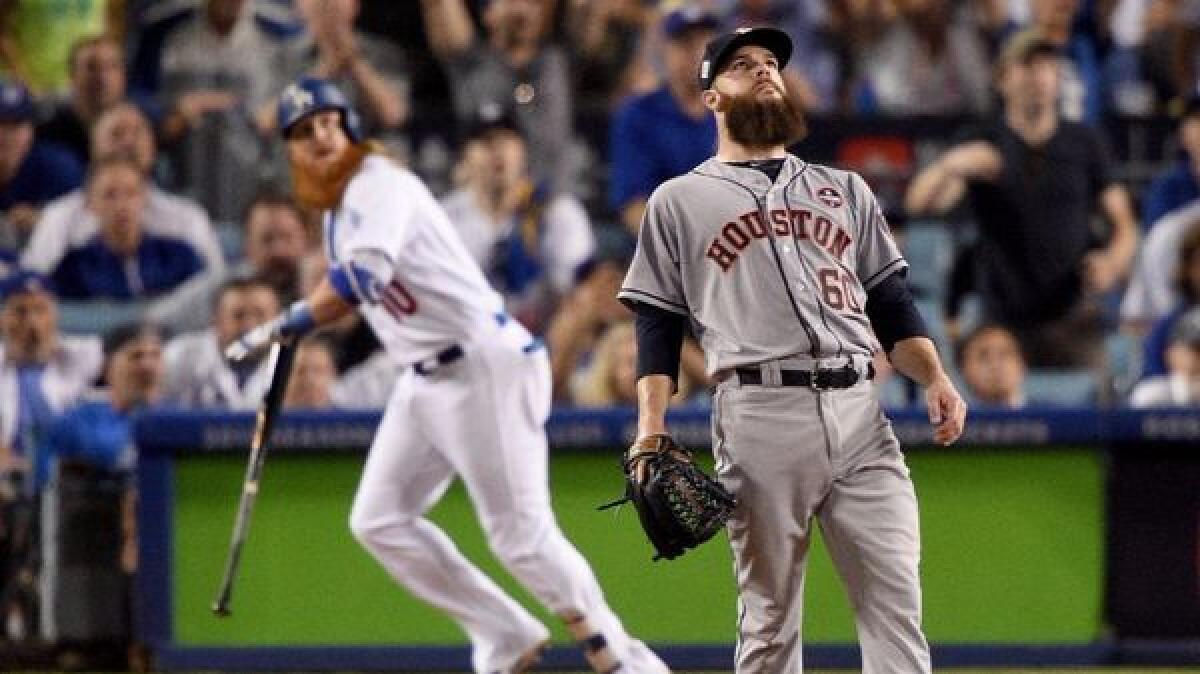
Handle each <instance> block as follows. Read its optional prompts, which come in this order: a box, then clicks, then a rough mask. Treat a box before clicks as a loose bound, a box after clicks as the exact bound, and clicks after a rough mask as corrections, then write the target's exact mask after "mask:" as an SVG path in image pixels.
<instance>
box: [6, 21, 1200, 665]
mask: <svg viewBox="0 0 1200 674" xmlns="http://www.w3.org/2000/svg"><path fill="white" fill-rule="evenodd" d="M741 25H773V26H776V27H778V28H781V29H783V30H785V31H787V32H788V33H789V34H790V36H791V38H792V40H793V42H794V43H795V47H796V53H795V56H794V57H793V58H792V60H791V63H790V64H789V66H788V68H787V70H786V73H785V76H786V81H787V83H788V88H789V95H791V96H793V97H794V98H795V99H796V100H797V101H798V102H800V103H801V105H802V106H803V108H804V109H805V110H806V111H807V112H808V114H809V116H810V118H809V126H810V129H811V131H812V134H811V137H810V138H809V139H808V140H806V141H805V142H803V143H802V144H801V145H800V146H799V147H798V148H797V152H798V154H800V155H801V156H802V157H803V158H811V159H813V160H814V161H822V162H825V163H834V164H838V165H841V166H844V167H848V168H852V169H854V170H858V171H860V172H861V173H863V175H864V177H865V178H866V179H867V180H868V182H869V183H870V184H871V185H872V187H873V188H874V189H875V190H876V192H877V194H878V195H879V197H880V200H881V202H882V203H883V204H884V207H885V210H886V214H887V216H888V218H889V220H890V221H891V224H892V226H893V229H894V232H895V234H896V236H897V238H898V239H899V240H900V241H901V242H902V245H903V247H904V248H905V250H906V254H907V255H908V257H909V258H910V261H911V263H912V269H911V272H910V282H911V283H912V284H913V286H914V288H915V290H916V292H917V295H918V297H919V300H920V307H921V309H922V311H923V312H924V313H925V314H926V316H925V318H926V320H927V321H928V322H929V324H930V325H931V327H932V328H933V331H934V334H935V338H936V341H937V342H938V346H939V348H940V349H942V350H943V352H944V354H945V355H947V356H954V358H948V359H947V360H948V361H952V362H954V363H955V364H956V366H957V376H959V378H960V380H961V381H962V382H963V384H964V385H965V391H966V392H967V393H968V394H969V397H970V400H971V402H972V404H973V405H974V406H975V407H980V406H999V407H1009V408H1018V407H1022V406H1025V405H1036V404H1075V405H1106V406H1107V405H1126V404H1132V405H1135V406H1153V405H1194V404H1196V403H1197V402H1200V93H1198V89H1197V84H1198V82H1200V75H1198V74H1200V2H1197V1H1196V0H420V2H394V1H389V0H157V1H155V0H109V1H107V2H106V1H105V0H90V1H89V0H80V1H75V2H25V1H22V0H5V1H2V2H0V216H2V217H0V472H2V473H3V475H4V479H3V480H0V487H2V488H0V502H2V503H0V508H2V509H3V515H2V516H0V587H2V588H3V594H2V595H0V640H7V641H8V642H10V643H16V642H21V641H23V640H30V639H34V638H36V636H37V634H38V625H37V620H36V618H35V616H34V612H35V610H36V603H37V596H36V595H37V593H36V591H35V590H34V589H33V587H32V583H33V581H32V580H31V577H32V575H36V574H35V572H36V565H37V561H36V556H37V555H36V554H33V552H31V551H33V550H34V549H35V548H36V547H37V546H36V543H35V541H36V538H37V536H36V535H34V534H36V533H37V532H36V529H37V527H36V526H35V522H36V518H35V517H33V516H32V515H31V513H32V512H36V498H37V495H38V494H39V493H40V492H41V490H42V489H43V487H44V486H45V485H46V484H47V483H48V481H49V480H52V479H53V475H55V474H57V473H62V472H63V471H64V468H63V467H64V466H69V465H73V464H84V465H88V466H92V467H99V468H100V469H102V470H104V471H109V472H114V471H115V472H118V473H120V472H122V471H128V469H129V467H130V466H131V465H132V463H133V461H134V460H135V457H134V456H133V455H132V453H131V443H130V418H131V415H133V414H135V413H136V411H137V410H139V409H141V408H143V407H144V406H146V405H149V404H160V403H163V404H173V405H182V406H188V407H204V408H224V409H232V410H252V409H254V408H255V406H256V405H257V404H258V402H259V401H260V400H261V398H262V395H263V393H264V391H265V388H266V386H267V383H268V379H269V372H268V371H267V367H266V364H265V363H264V362H263V361H262V360H261V359H260V360H250V361H243V362H239V363H236V364H231V363H229V362H227V361H226V360H225V359H224V358H223V357H222V356H221V353H222V351H223V349H224V348H225V346H226V345H228V344H229V343H230V342H231V341H232V340H233V339H234V338H235V337H236V336H237V335H239V334H241V333H242V332H244V331H245V330H247V329H249V328H251V327H253V326H255V325H258V324H260V323H262V322H264V321H266V320H267V319H268V318H270V317H271V316H273V315H274V314H275V313H277V312H278V310H279V308H280V307H281V306H286V305H287V303H289V302H291V301H292V300H293V299H295V298H296V297H298V296H300V295H301V294H302V293H304V292H305V290H306V289H308V288H311V287H312V285H313V284H314V283H315V282H316V280H318V279H320V278H321V275H322V273H323V265H324V260H323V254H322V251H321V235H320V225H319V223H318V222H316V220H315V218H314V217H313V214H311V213H307V212H305V211H304V210H303V209H302V208H300V207H299V206H298V205H297V204H296V202H295V201H294V200H293V199H292V197H291V196H290V194H289V186H288V184H287V180H286V171H285V170H284V164H283V158H282V156H281V149H280V146H279V143H278V142H276V141H275V137H274V135H273V131H274V129H273V126H274V123H275V121H274V120H275V117H274V105H275V101H276V97H277V96H278V94H279V92H280V91H281V90H282V89H283V88H284V86H285V84H286V83H287V82H289V81H290V80H292V79H294V78H295V77H297V76H299V75H302V74H314V75H317V76H319V77H323V78H329V79H332V80H334V81H336V82H337V83H339V84H340V85H341V86H342V87H343V88H344V89H345V90H346V91H347V92H348V93H349V95H350V97H351V99H352V100H353V102H354V105H355V106H356V108H357V109H358V110H359V111H360V112H361V114H362V117H363V123H364V125H365V128H366V129H367V131H368V134H369V135H370V136H371V137H372V138H376V139H379V140H380V141H381V142H382V144H383V145H384V146H385V147H386V148H387V149H388V151H389V152H390V153H391V154H392V155H393V156H394V157H395V158H396V160H397V161H400V162H402V163H404V164H406V165H408V166H410V167H411V168H412V169H413V170H414V171H416V172H417V173H418V174H419V175H420V176H421V177H422V178H423V179H425V180H426V181H427V182H428V184H429V185H430V186H431V187H432V188H433V189H434V190H435V192H436V193H437V194H438V196H439V197H440V198H441V199H442V200H443V205H444V206H445V208H446V211H447V212H448V213H449V215H450V217H451V220H452V221H453V223H454V224H455V225H456V226H457V227H458V228H459V229H460V232H461V234H462V236H463V239H464V241H465V243H466V245H467V248H468V249H469V250H470V252H471V254H472V255H473V256H474V257H475V258H476V259H477V260H478V261H479V262H480V264H481V266H482V267H483V269H484V270H485V271H486V272H487V274H488V277H489V279H490V280H491V281H492V282H493V284H494V285H495V286H496V287H497V289H499V290H500V291H501V292H502V293H503V295H504V296H505V298H506V301H507V303H508V306H509V310H510V313H511V314H512V315H513V316H515V317H517V318H518V319H519V320H520V321H521V322H522V323H524V324H525V325H526V326H527V327H528V328H530V330H531V331H533V332H534V333H536V334H539V335H542V336H543V337H544V338H545V340H546V342H547V344H548V345H549V348H550V355H551V359H552V366H553V380H554V387H555V391H554V395H555V399H556V401H557V402H558V404H561V405H579V406H611V405H630V404H632V403H633V402H634V401H635V389H634V373H635V365H634V363H635V357H636V356H635V353H634V338H633V330H632V316H631V314H630V313H629V311H628V310H627V309H626V308H625V307H624V306H623V305H622V304H620V303H619V302H618V301H617V300H616V297H615V296H616V291H617V289H618V288H619V286H620V283H621V280H622V278H623V277H624V272H625V267H626V265H627V264H628V260H629V259H630V256H631V254H632V247H633V243H632V242H633V235H634V234H636V232H637V230H638V227H639V224H640V222H641V217H642V213H643V211H644V209H645V205H646V200H647V198H648V197H649V195H650V193H651V192H652V191H653V190H654V188H655V187H656V186H657V185H658V184H660V183H661V182H663V181H664V180H667V179H669V178H671V177H673V176H675V175H679V174H681V173H684V172H686V171H687V170H689V169H690V168H691V167H692V166H694V165H696V164H698V163H699V162H700V161H702V160H704V159H705V158H707V157H708V156H709V155H710V154H711V153H712V150H713V148H714V146H715V134H716V128H715V124H714V121H713V119H712V117H711V115H710V114H709V113H708V112H707V111H706V109H705V108H704V106H703V105H702V104H701V102H700V88H699V86H700V85H699V83H698V81H697V76H696V74H697V72H698V67H699V61H700V54H701V50H702V48H703V45H704V44H705V43H706V42H707V41H708V40H709V39H710V38H711V37H713V36H714V35H716V34H717V32H718V31H722V30H726V29H729V28H731V27H735V26H741ZM47 36H53V39H47ZM931 120H932V121H931ZM931 129H932V132H931V131H930V130H931ZM1147 130H1151V131H1154V130H1157V131H1158V132H1159V135H1160V136H1161V137H1162V139H1163V140H1162V142H1161V143H1157V144H1154V148H1153V150H1152V151H1150V152H1149V153H1148V154H1147V153H1146V152H1142V153H1141V155H1140V156H1133V155H1134V154H1135V153H1134V152H1133V151H1132V150H1131V144H1130V142H1129V138H1130V137H1135V136H1137V134H1138V133H1142V134H1145V133H1147ZM830 139H835V140H830ZM393 368H394V366H393V365H392V364H391V362H390V361H389V360H388V359H386V358H384V357H382V356H381V354H380V353H379V345H378V344H377V343H376V342H375V341H374V338H373V336H372V335H371V333H370V331H369V330H367V329H366V328H365V326H363V325H361V324H360V323H359V322H358V321H357V319H353V320H350V321H347V322H345V323H344V324H340V325H338V326H337V327H336V328H335V329H333V330H330V331H327V332H325V333H322V334H320V335H318V336H316V337H314V338H311V339H310V340H309V341H306V342H305V343H304V347H303V349H302V350H301V352H300V355H299V356H298V358H297V363H296V367H295V371H296V374H295V376H294V377H293V380H292V385H291V388H290V389H289V391H288V394H287V405H289V406H291V407H295V408H340V409H348V408H375V407H380V406H382V404H383V402H384V401H385V400H386V397H387V395H388V390H389V382H390V381H391V379H392V377H393V375H394V370H393ZM682 369H683V376H682V378H681V385H680V392H679V394H678V396H677V399H678V402H679V404H704V402H705V396H706V395H707V384H708V377H707V375H706V373H705V371H704V365H703V358H702V355H701V354H700V352H699V349H698V347H697V346H696V345H695V343H694V342H691V341H689V342H688V343H687V344H686V346H685V353H684V357H683V361H682ZM877 369H878V371H879V372H880V373H881V376H879V377H878V382H877V385H878V387H879V389H880V394H881V396H882V397H883V399H884V401H885V402H886V403H887V404H889V405H893V406H902V405H906V404H909V403H910V402H913V395H914V389H913V388H912V387H911V386H909V385H908V384H907V383H906V382H905V381H903V380H902V378H900V377H896V376H888V374H887V373H888V372H889V368H888V367H887V364H886V359H885V358H883V357H882V356H881V357H880V358H879V359H878V362H877ZM128 556H129V555H126V557H128ZM126 561H127V564H128V565H129V566H132V564H133V562H132V561H131V560H126Z"/></svg>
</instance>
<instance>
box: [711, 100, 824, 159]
mask: <svg viewBox="0 0 1200 674" xmlns="http://www.w3.org/2000/svg"><path fill="white" fill-rule="evenodd" d="M780 93H781V94H782V92H780ZM727 99H728V107H727V109H726V111H725V126H726V128H727V129H728V130H729V137H730V138H731V139H732V140H733V141H734V142H736V143H738V144H739V145H744V146H746V147H754V148H763V147H775V146H777V145H783V146H784V147H787V146H789V145H792V144H793V143H797V142H799V141H800V140H801V139H802V138H804V136H805V134H806V133H808V128H807V126H805V124H804V115H803V114H802V113H801V112H800V107H799V106H797V105H796V103H795V102H793V101H792V99H790V98H788V97H787V95H786V94H782V95H781V96H780V97H779V98H772V99H770V100H765V101H760V100H758V96H757V93H756V92H755V91H754V90H753V89H752V90H750V91H748V92H746V93H745V94H742V95H740V96H727Z"/></svg>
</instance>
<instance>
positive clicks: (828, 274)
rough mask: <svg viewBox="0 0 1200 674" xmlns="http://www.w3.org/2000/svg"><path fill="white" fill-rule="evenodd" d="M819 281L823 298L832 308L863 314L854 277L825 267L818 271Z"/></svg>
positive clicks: (839, 270)
mask: <svg viewBox="0 0 1200 674" xmlns="http://www.w3.org/2000/svg"><path fill="white" fill-rule="evenodd" d="M817 280H818V281H820V283H821V296H822V297H824V298H825V304H827V305H829V307H830V308H833V309H836V310H838V311H842V310H843V309H849V310H850V311H853V312H854V313H856V314H861V313H862V304H861V303H859V301H858V298H857V297H855V296H854V286H855V284H856V283H857V282H856V281H855V279H854V277H853V276H851V275H850V274H848V273H846V272H845V271H842V270H841V269H830V268H829V267H824V268H822V269H818V270H817Z"/></svg>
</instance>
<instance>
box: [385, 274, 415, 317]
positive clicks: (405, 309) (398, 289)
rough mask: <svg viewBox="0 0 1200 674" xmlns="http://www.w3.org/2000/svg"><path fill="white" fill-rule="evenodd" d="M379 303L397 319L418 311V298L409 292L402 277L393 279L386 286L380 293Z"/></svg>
mask: <svg viewBox="0 0 1200 674" xmlns="http://www.w3.org/2000/svg"><path fill="white" fill-rule="evenodd" d="M379 303H380V304H382V305H383V308H384V309H387V312H388V313H389V314H391V315H392V318H395V319H396V320H397V321H399V320H403V318H404V317H405V316H411V315H413V314H415V313H417V298H415V297H413V296H412V293H410V292H408V288H405V287H404V284H403V283H401V282H400V279H392V282H391V283H389V284H387V285H386V286H384V288H383V291H382V292H380V293H379Z"/></svg>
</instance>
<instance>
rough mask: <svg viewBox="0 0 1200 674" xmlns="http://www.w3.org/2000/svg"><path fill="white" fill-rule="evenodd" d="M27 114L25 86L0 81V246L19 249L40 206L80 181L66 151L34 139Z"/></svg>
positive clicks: (79, 171) (31, 113) (31, 114)
mask: <svg viewBox="0 0 1200 674" xmlns="http://www.w3.org/2000/svg"><path fill="white" fill-rule="evenodd" d="M33 119H34V106H33V100H32V99H31V98H30V96H29V91H28V90H27V89H25V87H23V86H21V85H19V84H14V83H12V82H7V81H3V80H0V213H2V214H3V218H4V219H3V221H2V222H0V249H8V250H10V251H16V250H20V248H21V246H23V245H24V244H25V241H26V240H27V239H28V238H29V233H30V232H31V231H32V230H33V223H34V222H35V221H36V220H37V216H38V211H39V210H40V209H41V207H42V206H43V205H44V204H45V203H46V202H48V201H50V200H51V199H54V198H55V197H58V196H60V195H62V194H64V193H66V192H69V191H71V190H73V189H75V188H76V187H79V186H80V185H81V184H82V183H83V166H82V165H81V164H80V163H79V162H78V161H77V160H76V159H75V158H74V157H72V156H71V154H70V153H69V152H67V151H66V150H63V149H62V148H59V147H57V146H54V145H51V144H49V143H42V142H38V141H35V140H34V130H33Z"/></svg>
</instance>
